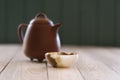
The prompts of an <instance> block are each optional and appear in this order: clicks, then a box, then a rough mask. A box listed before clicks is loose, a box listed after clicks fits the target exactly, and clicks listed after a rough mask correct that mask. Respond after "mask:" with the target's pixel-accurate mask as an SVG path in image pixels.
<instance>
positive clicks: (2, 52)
mask: <svg viewBox="0 0 120 80" xmlns="http://www.w3.org/2000/svg"><path fill="white" fill-rule="evenodd" d="M18 47H19V46H18V45H0V73H1V72H2V71H3V70H4V68H5V67H6V66H7V64H9V62H10V60H11V59H12V58H13V57H14V55H15V54H16V51H17V49H18Z"/></svg>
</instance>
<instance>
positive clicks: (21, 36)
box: [18, 24, 28, 43]
mask: <svg viewBox="0 0 120 80" xmlns="http://www.w3.org/2000/svg"><path fill="white" fill-rule="evenodd" d="M27 26H28V25H27V24H20V25H19V26H18V37H19V40H20V42H21V43H23V31H22V29H26V28H27Z"/></svg>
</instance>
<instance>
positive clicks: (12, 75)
mask: <svg viewBox="0 0 120 80" xmlns="http://www.w3.org/2000/svg"><path fill="white" fill-rule="evenodd" d="M0 80H47V72H46V64H45V63H37V62H31V61H30V60H29V59H28V58H27V57H26V56H25V55H24V54H23V52H22V50H21V48H20V49H19V50H18V51H17V55H16V56H15V58H14V59H13V60H12V61H11V62H10V63H9V65H8V66H7V67H6V69H5V70H4V71H3V72H2V73H1V75H0Z"/></svg>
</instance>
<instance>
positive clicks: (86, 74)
mask: <svg viewBox="0 0 120 80" xmlns="http://www.w3.org/2000/svg"><path fill="white" fill-rule="evenodd" d="M61 51H70V52H77V53H78V54H79V60H78V62H77V63H76V64H75V65H74V66H73V67H70V68H53V67H52V66H50V65H49V64H47V63H38V62H31V61H30V59H29V58H27V57H26V56H25V55H24V53H23V51H22V47H21V45H3V44H2V45H0V80H120V48H119V47H118V48H115V47H82V46H62V49H61Z"/></svg>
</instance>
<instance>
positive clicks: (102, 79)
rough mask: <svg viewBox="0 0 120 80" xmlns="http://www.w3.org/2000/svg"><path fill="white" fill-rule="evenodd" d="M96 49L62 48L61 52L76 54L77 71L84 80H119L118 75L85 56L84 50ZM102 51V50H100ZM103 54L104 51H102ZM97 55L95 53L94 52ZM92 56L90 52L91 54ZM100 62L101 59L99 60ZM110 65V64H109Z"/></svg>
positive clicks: (102, 64)
mask: <svg viewBox="0 0 120 80" xmlns="http://www.w3.org/2000/svg"><path fill="white" fill-rule="evenodd" d="M88 49H89V50H91V49H92V50H93V52H94V49H97V48H95V47H93V48H89V47H82V48H81V47H64V48H63V49H62V50H63V51H71V52H77V53H78V54H79V60H78V63H77V66H78V69H79V71H80V73H81V74H82V76H83V78H84V79H85V80H120V76H119V74H117V73H116V72H115V71H114V70H112V69H111V68H109V67H108V66H106V65H105V64H104V63H103V62H101V61H98V60H97V59H94V58H93V57H91V56H88V54H86V52H85V51H86V50H88ZM102 50H104V49H102ZM103 52H104V51H103ZM94 53H97V52H94ZM91 54H92V52H91ZM101 60H102V59H101ZM111 64H112V63H111Z"/></svg>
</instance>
